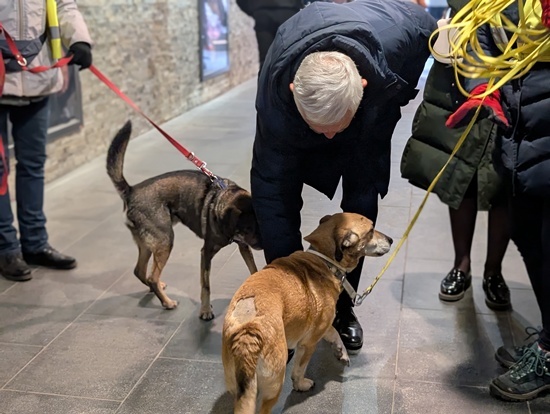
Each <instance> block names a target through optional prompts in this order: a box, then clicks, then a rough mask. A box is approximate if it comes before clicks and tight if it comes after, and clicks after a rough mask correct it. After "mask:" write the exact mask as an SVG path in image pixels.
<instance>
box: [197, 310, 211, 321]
mask: <svg viewBox="0 0 550 414" xmlns="http://www.w3.org/2000/svg"><path fill="white" fill-rule="evenodd" d="M199 318H201V319H202V320H203V321H211V320H212V319H214V312H213V311H212V307H210V309H209V310H206V311H205V310H202V309H201V314H200V316H199Z"/></svg>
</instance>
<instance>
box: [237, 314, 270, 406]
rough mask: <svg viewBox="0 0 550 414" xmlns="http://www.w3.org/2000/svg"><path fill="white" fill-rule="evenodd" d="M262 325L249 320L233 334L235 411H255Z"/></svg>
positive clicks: (261, 345) (261, 344)
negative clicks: (235, 387)
mask: <svg viewBox="0 0 550 414" xmlns="http://www.w3.org/2000/svg"><path fill="white" fill-rule="evenodd" d="M263 342H264V341H263V336H262V331H261V327H260V326H259V325H258V324H256V323H254V322H249V323H247V324H246V325H244V326H242V327H241V329H239V331H238V332H236V333H235V334H234V335H233V338H232V341H231V353H232V354H233V358H234V362H235V382H236V386H237V389H236V390H234V391H235V397H236V398H235V413H249V412H252V413H253V412H254V409H255V406H256V396H257V376H256V368H257V365H258V359H259V357H260V352H261V350H262V348H263V345H264V344H263Z"/></svg>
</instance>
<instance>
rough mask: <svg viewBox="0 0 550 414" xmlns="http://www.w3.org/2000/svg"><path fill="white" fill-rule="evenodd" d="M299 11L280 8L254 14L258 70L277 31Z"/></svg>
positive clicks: (261, 10)
mask: <svg viewBox="0 0 550 414" xmlns="http://www.w3.org/2000/svg"><path fill="white" fill-rule="evenodd" d="M256 1H257V0H256ZM298 11H300V9H293V8H280V9H267V8H266V9H259V10H256V11H255V12H254V15H253V17H254V22H255V25H254V30H255V31H256V40H257V41H258V53H259V56H260V69H261V67H262V65H263V63H264V60H265V57H266V55H267V51H268V50H269V46H271V43H272V42H273V39H275V34H276V33H277V29H278V28H279V26H280V25H281V24H283V23H284V22H286V21H287V20H288V19H289V18H290V17H292V16H294V15H295V14H296V13H298Z"/></svg>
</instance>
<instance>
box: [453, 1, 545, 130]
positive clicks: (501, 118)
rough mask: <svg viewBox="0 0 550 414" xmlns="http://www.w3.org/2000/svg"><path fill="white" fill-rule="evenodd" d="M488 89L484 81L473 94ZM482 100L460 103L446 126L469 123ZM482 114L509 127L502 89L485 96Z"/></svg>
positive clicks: (460, 125)
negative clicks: (502, 100)
mask: <svg viewBox="0 0 550 414" xmlns="http://www.w3.org/2000/svg"><path fill="white" fill-rule="evenodd" d="M549 1H550V0H549ZM486 90H487V84H486V83H484V84H482V85H478V86H476V87H475V88H474V89H473V90H472V92H471V94H472V96H475V95H480V94H482V93H483V92H485V91H486ZM481 101H482V99H481V98H474V97H470V98H468V100H467V101H466V102H464V103H463V104H462V105H460V107H459V108H458V109H457V110H456V111H455V112H454V113H453V114H452V115H451V116H450V117H449V118H448V119H447V122H445V126H447V127H448V128H460V127H462V126H465V125H467V124H468V122H470V120H471V119H472V117H473V116H474V113H475V111H476V109H477V107H478V106H479V105H480V103H481ZM480 116H481V117H484V118H489V119H490V120H491V121H493V122H494V123H495V124H498V125H499V126H501V127H503V128H508V127H509V126H510V123H509V122H508V119H506V115H504V111H503V110H502V105H501V104H500V91H495V92H493V93H492V94H491V95H489V96H487V97H486V98H485V100H484V101H483V104H482V108H481V113H480Z"/></svg>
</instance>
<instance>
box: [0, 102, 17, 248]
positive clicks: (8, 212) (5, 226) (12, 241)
mask: <svg viewBox="0 0 550 414" xmlns="http://www.w3.org/2000/svg"><path fill="white" fill-rule="evenodd" d="M11 108H12V107H10V106H7V105H0V135H1V136H2V142H3V145H4V151H5V158H6V164H7V165H3V163H2V161H1V160H0V164H2V165H1V167H0V171H1V174H2V175H3V174H9V172H10V166H9V149H8V115H9V112H10V109H11ZM13 220H14V219H13V212H12V209H11V201H10V191H9V189H8V191H7V193H6V194H4V195H1V196H0V254H1V255H4V254H6V253H8V254H9V253H14V252H17V251H19V250H20V246H19V241H18V240H17V230H16V229H15V227H14V225H13Z"/></svg>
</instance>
